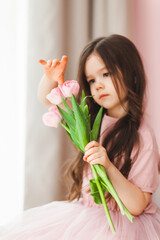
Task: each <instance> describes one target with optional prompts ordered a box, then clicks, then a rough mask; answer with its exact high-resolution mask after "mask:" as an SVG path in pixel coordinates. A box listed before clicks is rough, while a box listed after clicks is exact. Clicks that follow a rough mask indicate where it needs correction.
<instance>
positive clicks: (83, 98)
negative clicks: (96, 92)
mask: <svg viewBox="0 0 160 240" xmlns="http://www.w3.org/2000/svg"><path fill="white" fill-rule="evenodd" d="M86 104H87V103H86V96H85V93H84V90H82V98H81V104H80V108H81V109H83V108H84V106H86Z"/></svg>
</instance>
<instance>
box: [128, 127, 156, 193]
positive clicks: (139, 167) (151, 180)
mask: <svg viewBox="0 0 160 240" xmlns="http://www.w3.org/2000/svg"><path fill="white" fill-rule="evenodd" d="M140 138H141V149H140V151H139V155H138V157H137V159H136V161H135V162H134V163H133V165H132V167H131V170H130V173H129V176H128V180H129V181H130V182H132V183H133V184H135V185H137V186H138V187H139V188H140V189H141V190H142V191H143V192H150V193H154V192H155V191H156V189H157V188H158V185H159V169H158V165H159V161H160V155H159V151H158V146H157V142H156V138H155V135H154V132H153V130H152V129H151V128H148V126H147V125H146V124H144V125H143V127H142V128H141V129H140Z"/></svg>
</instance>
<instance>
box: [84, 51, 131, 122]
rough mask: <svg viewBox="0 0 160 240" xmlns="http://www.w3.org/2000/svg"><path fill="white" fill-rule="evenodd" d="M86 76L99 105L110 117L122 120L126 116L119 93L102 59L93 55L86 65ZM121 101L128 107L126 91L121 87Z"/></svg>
mask: <svg viewBox="0 0 160 240" xmlns="http://www.w3.org/2000/svg"><path fill="white" fill-rule="evenodd" d="M85 75H86V79H87V82H88V83H89V85H90V91H91V94H92V95H93V99H94V100H95V102H96V103H97V104H99V105H100V106H103V107H104V108H105V109H107V111H108V115H109V116H111V117H115V118H121V117H122V116H124V115H125V114H126V112H125V110H124V108H123V107H122V105H121V104H120V101H119V98H118V95H117V92H116V90H115V87H114V84H113V82H112V78H111V73H110V72H108V70H107V69H106V66H105V64H104V62H103V60H102V59H101V57H100V56H99V55H98V54H96V53H92V54H91V55H90V56H89V57H88V58H87V61H86V63H85ZM119 89H120V99H121V101H122V102H123V104H124V105H125V107H127V102H126V101H125V97H126V91H124V89H123V88H122V87H121V86H119Z"/></svg>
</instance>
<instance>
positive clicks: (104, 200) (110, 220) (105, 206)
mask: <svg viewBox="0 0 160 240" xmlns="http://www.w3.org/2000/svg"><path fill="white" fill-rule="evenodd" d="M91 169H92V171H93V175H94V179H95V181H96V185H97V188H98V191H99V194H100V197H101V200H102V203H103V207H104V211H105V213H106V217H107V220H108V223H109V225H110V228H111V230H112V232H113V233H114V232H115V228H114V225H113V222H112V219H111V216H110V213H109V210H108V207H107V203H106V199H105V197H104V194H103V191H102V187H101V185H100V183H99V180H98V176H97V172H96V169H95V167H94V165H91Z"/></svg>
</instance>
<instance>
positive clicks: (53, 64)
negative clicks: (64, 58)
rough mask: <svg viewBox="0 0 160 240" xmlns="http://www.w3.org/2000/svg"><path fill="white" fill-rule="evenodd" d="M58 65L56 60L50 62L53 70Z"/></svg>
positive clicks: (58, 62)
mask: <svg viewBox="0 0 160 240" xmlns="http://www.w3.org/2000/svg"><path fill="white" fill-rule="evenodd" d="M59 64H60V61H59V60H57V59H54V60H53V61H52V68H55V67H56V66H57V65H59Z"/></svg>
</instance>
